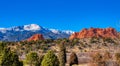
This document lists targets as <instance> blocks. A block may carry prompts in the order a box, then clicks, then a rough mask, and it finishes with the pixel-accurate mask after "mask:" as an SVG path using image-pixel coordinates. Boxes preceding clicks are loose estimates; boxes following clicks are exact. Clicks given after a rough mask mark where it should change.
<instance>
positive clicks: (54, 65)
mask: <svg viewBox="0 0 120 66" xmlns="http://www.w3.org/2000/svg"><path fill="white" fill-rule="evenodd" d="M41 65H42V66H59V61H58V58H57V56H56V55H55V54H54V52H53V51H51V50H50V51H48V52H47V54H46V55H45V56H44V58H43V60H42V63H41Z"/></svg>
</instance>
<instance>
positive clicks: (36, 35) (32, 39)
mask: <svg viewBox="0 0 120 66" xmlns="http://www.w3.org/2000/svg"><path fill="white" fill-rule="evenodd" d="M37 40H44V37H43V35H42V34H35V35H33V36H31V37H30V38H28V39H27V41H37Z"/></svg>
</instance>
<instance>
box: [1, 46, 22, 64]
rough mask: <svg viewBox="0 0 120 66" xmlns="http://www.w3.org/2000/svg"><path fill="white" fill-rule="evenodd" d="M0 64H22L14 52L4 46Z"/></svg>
mask: <svg viewBox="0 0 120 66" xmlns="http://www.w3.org/2000/svg"><path fill="white" fill-rule="evenodd" d="M0 66H23V64H22V63H21V62H20V61H19V58H18V55H17V54H16V53H15V52H11V51H10V48H5V49H4V50H3V54H2V56H1V59H0Z"/></svg>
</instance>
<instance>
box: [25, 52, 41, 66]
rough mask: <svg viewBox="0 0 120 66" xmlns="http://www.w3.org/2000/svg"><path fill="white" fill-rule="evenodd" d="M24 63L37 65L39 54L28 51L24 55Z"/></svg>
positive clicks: (32, 65)
mask: <svg viewBox="0 0 120 66" xmlns="http://www.w3.org/2000/svg"><path fill="white" fill-rule="evenodd" d="M25 64H27V65H30V66H39V56H38V54H37V53H35V52H30V53H28V54H27V55H26V59H25Z"/></svg>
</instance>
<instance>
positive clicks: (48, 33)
mask: <svg viewBox="0 0 120 66" xmlns="http://www.w3.org/2000/svg"><path fill="white" fill-rule="evenodd" d="M72 33H74V31H70V30H63V31H61V30H57V29H48V28H44V27H42V26H40V25H37V24H29V25H23V26H15V27H10V28H0V41H21V40H25V39H27V38H29V37H31V36H32V35H34V34H42V35H43V36H44V38H45V39H58V38H68V37H69V36H70V35H71V34H72Z"/></svg>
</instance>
